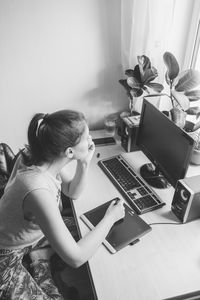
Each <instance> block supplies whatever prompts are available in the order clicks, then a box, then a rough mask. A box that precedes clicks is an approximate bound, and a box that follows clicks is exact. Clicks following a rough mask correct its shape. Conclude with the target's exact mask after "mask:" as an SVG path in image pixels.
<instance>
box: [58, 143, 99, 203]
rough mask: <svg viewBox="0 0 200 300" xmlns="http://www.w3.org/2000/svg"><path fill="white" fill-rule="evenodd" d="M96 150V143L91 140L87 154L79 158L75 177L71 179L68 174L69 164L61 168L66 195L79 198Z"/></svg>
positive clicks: (63, 189)
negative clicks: (81, 158)
mask: <svg viewBox="0 0 200 300" xmlns="http://www.w3.org/2000/svg"><path fill="white" fill-rule="evenodd" d="M94 151H95V145H94V143H93V142H92V140H91V142H90V147H89V149H88V154H87V156H86V157H85V158H84V159H83V160H77V166H76V171H75V175H74V177H73V179H71V180H69V177H68V176H67V172H66V168H67V165H66V166H65V167H64V168H63V169H62V170H61V172H60V176H61V179H62V192H63V193H64V194H65V195H66V196H68V197H70V198H72V199H77V198H78V197H79V196H80V194H81V192H82V190H83V188H84V186H85V185H86V178H87V173H88V169H89V165H90V161H91V159H92V156H93V154H94Z"/></svg>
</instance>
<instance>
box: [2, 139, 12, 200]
mask: <svg viewBox="0 0 200 300" xmlns="http://www.w3.org/2000/svg"><path fill="white" fill-rule="evenodd" d="M14 158H15V154H14V152H13V151H12V149H11V148H10V147H9V146H8V145H7V144H5V143H0V197H1V196H2V195H3V192H4V188H5V186H6V183H7V181H8V179H9V177H10V174H11V172H12V169H13V166H14V161H15V160H14Z"/></svg>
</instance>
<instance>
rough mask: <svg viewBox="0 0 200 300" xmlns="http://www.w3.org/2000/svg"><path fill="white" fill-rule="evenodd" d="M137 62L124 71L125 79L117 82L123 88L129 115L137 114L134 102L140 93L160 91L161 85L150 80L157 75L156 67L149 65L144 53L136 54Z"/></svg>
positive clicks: (146, 93) (157, 92) (149, 62)
mask: <svg viewBox="0 0 200 300" xmlns="http://www.w3.org/2000/svg"><path fill="white" fill-rule="evenodd" d="M137 60H138V64H137V65H136V66H135V67H134V69H127V70H126V71H125V75H126V76H127V78H126V79H120V80H119V83H120V84H121V85H122V86H123V87H124V88H125V90H126V93H127V96H128V99H129V109H130V115H134V114H138V113H136V112H135V107H134V106H135V102H136V101H137V99H138V98H139V97H141V96H142V95H148V94H150V90H149V89H151V90H153V91H154V92H156V94H159V93H161V91H162V90H163V89H164V87H163V85H162V84H160V83H157V82H152V81H153V80H154V79H155V78H156V77H157V76H158V72H157V69H156V68H154V67H153V66H151V61H150V59H149V58H148V57H147V56H146V55H142V56H137Z"/></svg>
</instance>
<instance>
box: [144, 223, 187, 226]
mask: <svg viewBox="0 0 200 300" xmlns="http://www.w3.org/2000/svg"><path fill="white" fill-rule="evenodd" d="M183 224H184V223H181V222H180V223H170V222H167V223H159V222H158V223H150V224H149V226H152V225H183Z"/></svg>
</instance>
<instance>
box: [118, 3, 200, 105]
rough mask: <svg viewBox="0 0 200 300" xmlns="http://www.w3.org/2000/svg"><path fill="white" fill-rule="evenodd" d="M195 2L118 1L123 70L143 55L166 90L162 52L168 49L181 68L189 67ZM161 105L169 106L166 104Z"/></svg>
mask: <svg viewBox="0 0 200 300" xmlns="http://www.w3.org/2000/svg"><path fill="white" fill-rule="evenodd" d="M197 2H198V4H199V3H200V0H121V59H122V69H123V72H124V71H125V70H126V69H128V68H131V69H132V68H134V66H135V65H136V64H137V56H138V55H146V56H148V57H149V58H150V60H151V63H152V66H154V67H155V68H156V69H157V70H158V77H157V78H156V80H155V81H156V82H159V83H162V84H163V85H164V86H165V88H166V89H167V88H168V86H167V85H166V84H165V79H164V76H165V72H166V67H165V64H164V61H163V54H164V52H166V51H170V52H171V53H173V54H174V55H175V57H176V58H177V60H178V63H179V66H180V69H181V68H182V67H183V66H184V67H185V66H188V67H189V60H188V59H187V57H189V55H188V54H187V53H188V51H189V54H190V53H191V51H192V50H191V46H190V45H191V42H189V37H191V23H192V21H191V20H192V17H193V16H194V7H195V5H196V3H197ZM195 10H196V9H195ZM193 23H194V21H193ZM193 27H194V26H193ZM193 36H194V35H193ZM190 39H191V38H190ZM189 48H190V49H189ZM188 49H189V50H188ZM165 102H167V101H164V103H165ZM162 104H163V101H162ZM159 105H160V104H159ZM169 105H170V103H169ZM165 106H166V107H165ZM164 108H166V109H168V105H164Z"/></svg>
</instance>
